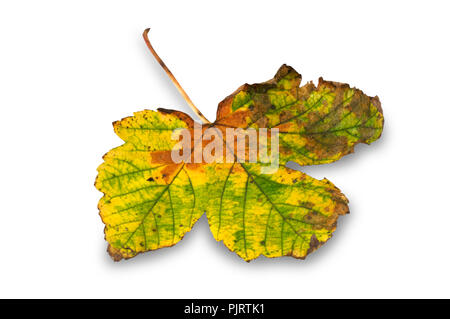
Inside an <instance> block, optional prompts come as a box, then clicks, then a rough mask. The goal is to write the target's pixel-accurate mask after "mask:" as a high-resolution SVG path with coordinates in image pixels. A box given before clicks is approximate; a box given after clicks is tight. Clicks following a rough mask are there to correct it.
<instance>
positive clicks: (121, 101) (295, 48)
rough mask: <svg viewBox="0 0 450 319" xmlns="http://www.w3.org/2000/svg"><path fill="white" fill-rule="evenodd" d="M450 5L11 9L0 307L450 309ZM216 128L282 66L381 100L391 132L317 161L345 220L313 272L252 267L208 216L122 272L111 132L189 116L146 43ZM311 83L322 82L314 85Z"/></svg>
mask: <svg viewBox="0 0 450 319" xmlns="http://www.w3.org/2000/svg"><path fill="white" fill-rule="evenodd" d="M449 9H450V5H449V3H448V2H445V1H426V2H425V1H422V2H415V1H405V2H401V1H396V2H394V1H386V2H383V1H373V2H372V4H369V3H368V2H364V3H363V2H362V1H323V0H322V1H303V2H300V1H280V0H277V1H261V0H260V1H255V2H252V1H245V2H244V1H242V0H241V1H230V0H228V1H226V2H225V1H224V2H222V3H219V2H216V1H214V2H213V1H204V2H200V1H192V0H191V1H176V2H175V1H111V0H108V1H80V0H78V1H44V0H41V1H2V2H1V4H0V107H1V111H0V112H1V113H0V114H1V115H0V117H1V125H0V136H1V151H0V152H1V157H0V174H1V175H0V187H1V189H0V193H1V196H0V199H1V206H0V245H1V249H2V252H1V257H0V297H87V298H89V297H125V298H127V297H146V298H178V297H184V298H200V297H205V298H208V297H209V298H216V297H223V298H226V297H233V298H237V297H241V298H247V297H253V298H262V297H264V298H316V297H338V298H339V297H342V298H347V297H363V298H366V297H376V298H378V297H386V298H389V297H450V293H449V288H448V287H449V285H450V254H449V252H450V246H449V244H450V242H449V233H450V230H449V227H450V209H449V198H450V196H449V190H450V188H449V185H450V173H449V168H448V162H449V150H448V147H449V133H448V126H449V124H448V123H449V116H450V105H449V71H450V62H449V57H450V46H449V40H448V38H449V31H450V22H449V21H450V20H449V19H448V13H449V11H450V10H449ZM146 27H152V30H151V31H150V38H151V40H152V42H153V45H154V47H155V49H156V50H157V51H158V53H159V54H160V55H161V57H163V59H164V60H165V62H166V63H167V65H168V66H169V67H170V68H171V69H172V71H173V72H174V74H175V75H176V77H177V78H178V80H179V81H180V82H181V84H182V85H183V86H184V88H185V89H186V91H188V93H189V94H190V95H191V98H192V100H193V101H194V102H195V104H196V105H197V106H198V107H199V108H200V109H201V110H202V111H203V113H204V114H205V115H206V116H207V117H208V118H209V119H210V120H213V119H214V117H215V110H216V107H217V104H218V102H220V101H221V100H222V99H223V98H224V97H225V96H227V95H228V94H230V93H232V92H233V91H234V90H235V89H236V88H237V87H238V86H240V85H241V84H243V83H245V82H249V83H254V82H261V81H265V80H268V79H270V78H271V77H272V76H273V75H274V74H275V72H276V71H277V69H278V67H279V66H280V65H281V64H282V63H287V64H290V65H291V66H293V67H294V68H296V69H297V70H298V71H299V72H300V73H302V75H303V79H304V81H308V80H314V81H315V82H316V81H317V78H318V77H319V76H323V77H324V78H325V79H327V80H334V81H340V82H347V83H350V84H351V85H354V86H357V87H358V88H361V89H362V90H364V92H365V93H367V94H368V95H378V96H379V97H380V99H381V102H382V106H383V109H384V112H385V130H384V132H383V135H382V137H381V139H380V140H379V141H377V142H375V143H373V144H372V145H370V146H367V145H360V146H358V147H357V148H356V152H355V153H354V154H352V155H349V156H347V157H345V158H344V159H342V160H340V161H339V162H336V163H334V164H329V165H323V166H320V167H306V168H304V171H305V172H307V173H308V174H311V175H312V176H314V177H316V178H323V177H325V176H326V177H327V178H328V179H330V180H331V181H332V182H333V183H334V184H335V185H336V186H338V187H339V188H340V189H341V190H342V191H343V192H344V193H345V194H346V196H347V197H348V198H349V199H350V210H351V214H350V215H347V216H344V217H342V218H341V219H340V221H339V224H338V229H337V231H336V233H335V235H334V237H333V238H332V239H331V240H330V241H329V242H328V243H327V244H326V245H325V246H323V247H322V248H320V249H319V250H318V251H317V252H315V253H314V254H312V255H310V256H309V257H308V258H307V259H306V260H305V261H301V260H295V259H292V258H287V257H286V258H281V259H267V258H259V259H257V260H256V261H253V262H251V263H246V262H244V261H242V260H241V259H240V258H238V257H237V256H236V255H235V254H233V253H231V252H229V251H228V249H227V248H225V247H224V246H223V244H222V243H217V242H216V241H215V240H214V239H213V237H212V235H211V233H210V231H209V229H208V225H207V222H206V219H205V217H203V218H202V219H201V220H200V221H199V222H198V223H197V225H195V227H194V229H193V231H192V232H190V233H189V234H187V236H186V237H185V238H184V239H183V240H182V241H181V242H180V243H179V244H177V245H176V246H175V247H172V248H166V249H162V250H159V251H155V252H151V253H146V254H143V255H140V256H138V257H136V258H134V259H132V260H129V261H121V262H119V263H114V262H113V261H112V260H111V259H110V257H109V256H108V255H107V253H106V251H105V250H106V246H107V245H106V242H105V241H104V239H103V224H102V223H101V220H100V218H99V216H98V211H97V202H98V200H99V199H100V197H101V193H99V192H98V191H97V190H96V189H95V188H94V185H93V184H94V179H95V177H96V168H97V166H98V165H99V164H100V163H101V161H102V160H101V156H102V155H103V154H104V153H105V152H107V151H108V150H109V149H111V148H113V147H115V146H118V145H120V144H121V141H120V140H119V138H118V137H117V136H115V134H114V132H113V129H112V125H111V122H113V121H115V120H118V119H121V118H123V117H125V116H129V115H131V114H132V112H134V111H138V110H142V109H145V108H152V109H154V108H157V107H165V108H173V109H178V110H182V111H185V112H188V113H190V114H192V112H191V111H190V110H189V109H188V106H187V105H186V103H185V102H184V101H183V99H182V98H181V97H180V95H179V94H178V92H177V91H176V89H175V88H174V87H173V86H172V84H171V82H170V81H169V80H168V78H167V77H166V75H165V74H164V72H163V71H162V70H161V69H160V67H159V65H158V64H157V63H156V62H155V61H154V59H153V58H152V56H151V55H150V53H149V52H148V51H147V48H146V46H145V44H144V42H143V40H142V37H141V33H142V31H143V30H144V29H145V28H146ZM316 83H317V82H316Z"/></svg>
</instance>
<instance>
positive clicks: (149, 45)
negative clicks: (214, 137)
mask: <svg viewBox="0 0 450 319" xmlns="http://www.w3.org/2000/svg"><path fill="white" fill-rule="evenodd" d="M149 31H150V28H148V29H145V30H144V33H143V34H142V36H143V37H144V41H145V44H147V47H148V48H149V50H150V52H151V53H152V54H153V56H154V57H155V59H156V61H158V63H159V64H160V65H161V67H162V68H163V69H164V71H166V73H167V75H168V76H169V78H170V80H172V82H173V84H174V85H175V87H176V88H177V89H178V91H179V92H180V93H181V95H182V96H183V98H184V99H185V100H186V102H187V104H189V106H190V107H191V109H192V110H193V111H194V113H195V114H197V116H198V117H199V118H201V120H202V121H203V123H205V124H211V122H210V121H208V119H207V118H206V117H205V116H204V115H203V114H202V112H200V110H199V109H198V108H197V107H196V106H195V105H194V103H193V102H192V100H191V98H190V97H189V95H187V93H186V91H185V90H184V89H183V88H182V87H181V85H180V83H178V81H177V79H176V78H175V76H174V75H173V74H172V72H170V70H169V68H168V67H167V66H166V64H165V63H164V62H163V60H161V58H160V57H159V55H158V54H157V53H156V51H155V49H153V47H152V45H151V43H150V40H149V39H148V32H149Z"/></svg>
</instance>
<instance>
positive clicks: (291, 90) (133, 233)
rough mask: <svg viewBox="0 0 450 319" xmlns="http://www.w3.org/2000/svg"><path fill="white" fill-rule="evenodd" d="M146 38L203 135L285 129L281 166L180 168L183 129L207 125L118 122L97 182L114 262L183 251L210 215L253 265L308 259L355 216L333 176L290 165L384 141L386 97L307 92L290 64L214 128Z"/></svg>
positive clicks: (170, 119)
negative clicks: (175, 155) (179, 246)
mask: <svg viewBox="0 0 450 319" xmlns="http://www.w3.org/2000/svg"><path fill="white" fill-rule="evenodd" d="M147 32H148V30H146V32H145V33H144V38H145V39H146V43H147V45H148V46H149V48H150V50H151V51H152V53H153V54H154V56H155V57H156V58H157V59H158V61H160V63H161V65H162V66H163V68H164V69H165V70H166V72H167V73H168V74H169V76H170V77H171V78H172V80H173V81H174V83H175V85H176V86H177V88H178V89H179V90H180V92H181V93H182V94H183V96H185V98H186V100H187V101H188V103H189V104H190V105H191V107H193V109H194V111H196V113H197V114H198V115H199V117H200V118H201V119H202V120H203V122H204V123H203V124H202V126H201V130H202V132H203V133H204V132H205V130H207V129H215V130H216V131H217V132H221V133H222V136H225V131H226V129H227V128H252V129H255V130H256V131H261V130H263V129H271V128H277V129H278V130H279V136H280V148H279V149H280V152H279V153H280V155H279V156H280V164H282V167H280V168H279V169H278V170H277V171H276V172H274V173H272V174H263V173H261V167H262V166H264V164H263V163H259V162H258V163H248V162H242V161H240V160H238V158H237V157H234V160H233V161H232V162H225V161H223V162H220V161H219V162H212V163H208V162H204V161H203V162H201V163H193V162H190V161H184V162H180V163H176V162H174V161H173V160H172V159H171V152H172V150H173V149H174V147H175V146H176V144H177V143H178V141H177V140H176V139H173V138H172V137H173V136H172V134H173V132H174V130H177V129H180V128H183V129H186V130H188V131H193V130H194V127H195V125H200V124H196V123H195V122H194V121H193V119H192V118H191V117H189V116H188V115H187V114H185V113H182V112H179V111H172V110H164V109H159V110H158V111H150V110H145V111H141V112H137V113H135V114H134V116H131V117H127V118H124V119H122V120H121V121H118V122H115V123H114V130H115V132H116V134H117V135H118V136H119V137H120V138H121V139H123V141H124V142H125V143H124V144H123V145H121V146H119V147H117V148H115V149H113V150H111V151H109V152H108V153H107V154H105V156H104V157H103V158H104V162H103V164H101V165H100V166H99V168H98V176H97V179H96V182H95V186H96V187H97V189H98V190H100V191H101V192H102V193H103V194H104V196H103V197H102V198H101V200H100V202H99V210H100V216H101V218H102V221H103V222H104V224H105V239H106V240H107V241H108V243H109V246H108V252H109V254H110V255H111V256H112V257H113V259H114V260H116V261H117V260H121V259H122V258H125V259H128V258H131V257H134V256H136V255H137V254H139V253H142V252H146V251H150V250H155V249H159V248H163V247H169V246H172V245H175V244H176V243H177V242H178V241H180V240H181V239H182V238H183V236H184V235H185V234H186V233H187V232H188V231H190V230H191V229H192V227H193V225H194V224H195V222H196V221H197V220H198V219H199V218H200V217H201V216H202V215H203V214H204V213H205V212H206V215H207V218H208V222H209V226H210V229H211V232H212V234H213V236H214V238H215V239H216V240H217V241H223V243H224V244H225V246H226V247H227V248H229V249H230V250H231V251H233V252H235V253H236V254H238V255H239V256H240V257H241V258H243V259H244V260H246V261H250V260H252V259H255V258H257V257H258V256H260V255H264V256H267V257H280V256H292V257H296V258H304V257H305V256H306V255H308V254H309V253H311V252H312V251H314V250H316V249H317V248H318V247H320V246H321V245H322V244H324V243H325V242H326V241H327V240H328V239H330V238H331V236H332V234H333V232H334V231H335V229H336V223H337V219H338V217H339V216H340V215H344V214H346V213H348V206H347V203H348V200H347V198H346V197H345V196H344V195H343V194H342V193H341V192H340V190H339V189H338V188H337V187H335V186H334V185H333V184H332V183H331V182H330V181H328V180H327V179H323V180H317V179H314V178H312V177H310V176H308V175H306V174H304V173H302V172H299V171H295V170H292V169H289V168H287V167H285V166H284V164H286V163H287V162H288V161H295V162H297V163H299V164H300V165H314V164H323V163H330V162H333V161H336V160H338V159H340V158H341V157H342V156H344V155H346V154H349V153H351V152H353V149H354V146H355V145H356V144H358V143H367V144H370V143H371V142H373V141H375V140H376V139H378V138H379V137H380V135H381V132H382V128H383V115H382V110H381V106H380V102H379V99H378V97H368V96H367V95H365V94H364V93H363V92H362V91H360V90H358V89H356V88H351V87H350V86H349V85H347V84H342V83H337V82H328V81H324V80H322V79H319V83H318V85H317V86H315V85H314V84H313V83H311V82H309V83H307V84H305V85H304V86H300V82H301V76H300V74H298V73H297V72H296V71H295V70H294V69H293V68H291V67H289V66H286V65H283V66H281V68H280V69H279V70H278V72H277V73H276V75H275V77H274V78H273V79H272V80H269V81H267V82H264V83H260V84H253V85H249V84H245V85H243V86H241V87H240V88H239V89H238V90H237V91H236V92H234V93H233V94H231V95H230V96H228V97H227V98H225V100H223V101H222V102H221V103H220V104H219V107H218V110H217V119H216V121H215V122H214V123H210V122H209V121H207V119H206V118H205V117H204V116H203V114H201V113H200V111H198V109H197V108H196V107H195V106H194V105H193V103H192V101H191V100H190V99H189V97H188V96H187V94H186V93H185V92H184V90H183V89H182V88H181V86H180V85H179V84H178V82H177V81H176V80H175V78H174V77H173V75H172V74H171V72H170V71H169V70H168V69H167V67H166V66H165V65H164V64H163V62H162V61H161V60H160V58H159V57H158V56H157V54H156V52H154V50H153V48H152V47H151V45H150V43H149V42H148V38H147ZM200 138H201V136H200ZM193 143H194V144H195V143H198V141H196V140H193ZM200 143H201V144H202V145H203V144H204V143H205V141H203V140H200ZM221 143H223V145H224V147H225V148H228V149H232V150H233V151H235V150H236V149H235V146H234V145H229V143H227V142H226V141H225V140H222V141H221Z"/></svg>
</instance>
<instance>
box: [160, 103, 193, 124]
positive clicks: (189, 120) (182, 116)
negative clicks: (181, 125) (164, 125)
mask: <svg viewBox="0 0 450 319" xmlns="http://www.w3.org/2000/svg"><path fill="white" fill-rule="evenodd" d="M158 111H159V112H160V113H163V114H171V115H175V116H176V117H178V118H179V119H180V120H182V121H183V122H185V123H186V124H187V126H188V128H193V127H194V120H193V119H192V118H191V117H190V116H189V115H187V114H186V113H184V112H181V111H175V110H168V109H164V108H158Z"/></svg>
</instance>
